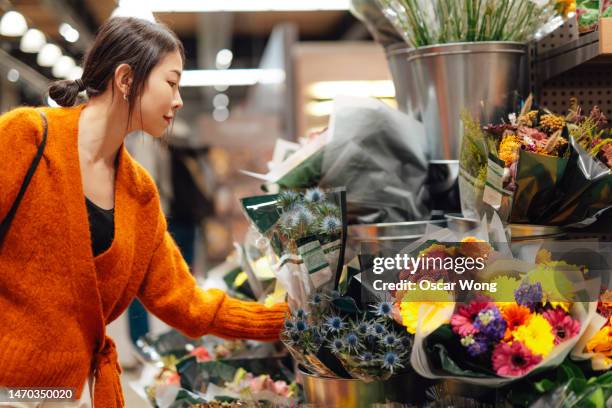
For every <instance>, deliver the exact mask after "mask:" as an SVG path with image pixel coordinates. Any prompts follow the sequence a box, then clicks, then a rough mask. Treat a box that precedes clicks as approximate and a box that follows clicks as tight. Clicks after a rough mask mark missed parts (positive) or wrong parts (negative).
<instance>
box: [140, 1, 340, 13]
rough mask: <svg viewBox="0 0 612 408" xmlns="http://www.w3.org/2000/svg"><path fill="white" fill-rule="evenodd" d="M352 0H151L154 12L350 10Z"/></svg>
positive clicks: (149, 2) (149, 4)
mask: <svg viewBox="0 0 612 408" xmlns="http://www.w3.org/2000/svg"><path fill="white" fill-rule="evenodd" d="M350 4H351V1H350V0H205V1H202V0H173V1H168V0H149V1H148V2H147V5H148V6H149V7H150V9H151V11H153V12H159V13H162V12H166V13H171V12H181V13H197V12H200V13H205V12H240V11H316V10H349V7H350Z"/></svg>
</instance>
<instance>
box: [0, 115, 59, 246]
mask: <svg viewBox="0 0 612 408" xmlns="http://www.w3.org/2000/svg"><path fill="white" fill-rule="evenodd" d="M38 113H40V116H41V118H42V122H43V137H42V141H41V142H40V145H39V146H38V151H37V152H36V156H34V159H33V160H32V164H30V168H29V169H28V172H27V173H26V176H25V178H24V179H23V183H22V184H21V188H20V189H19V193H18V194H17V198H15V201H14V202H13V205H12V206H11V209H10V210H9V212H8V213H7V214H6V217H5V218H4V219H3V220H2V223H0V244H2V242H3V241H4V236H5V235H6V233H7V232H8V229H9V227H10V225H11V221H13V218H14V217H15V213H16V212H17V208H18V207H19V203H21V199H22V198H23V196H24V194H25V192H26V189H27V188H28V185H29V184H30V180H32V176H34V172H35V171H36V168H37V167H38V163H40V159H41V158H42V155H43V152H44V150H45V145H46V144H47V127H48V125H47V116H46V115H45V114H44V112H42V111H38Z"/></svg>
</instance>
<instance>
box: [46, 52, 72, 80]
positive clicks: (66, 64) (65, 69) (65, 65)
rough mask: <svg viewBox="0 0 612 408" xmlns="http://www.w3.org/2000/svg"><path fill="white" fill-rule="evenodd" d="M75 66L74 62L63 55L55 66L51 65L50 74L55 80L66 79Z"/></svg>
mask: <svg viewBox="0 0 612 408" xmlns="http://www.w3.org/2000/svg"><path fill="white" fill-rule="evenodd" d="M75 66H76V64H75V63H74V60H73V59H72V58H70V57H67V56H65V55H64V56H61V57H60V58H59V59H58V60H57V62H56V63H55V64H53V69H52V70H51V73H52V74H53V76H54V77H56V78H67V77H68V75H70V72H71V71H72V68H74V67H75Z"/></svg>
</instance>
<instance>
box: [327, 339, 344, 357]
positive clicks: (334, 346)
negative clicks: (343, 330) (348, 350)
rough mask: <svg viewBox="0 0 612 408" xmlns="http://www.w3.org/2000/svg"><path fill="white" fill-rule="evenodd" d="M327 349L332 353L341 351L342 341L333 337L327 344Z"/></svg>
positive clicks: (342, 347)
mask: <svg viewBox="0 0 612 408" xmlns="http://www.w3.org/2000/svg"><path fill="white" fill-rule="evenodd" d="M329 349H330V350H331V352H332V353H334V354H339V353H342V349H344V342H343V341H342V339H334V340H332V342H331V344H330V345H329Z"/></svg>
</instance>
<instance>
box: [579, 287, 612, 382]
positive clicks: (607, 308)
mask: <svg viewBox="0 0 612 408" xmlns="http://www.w3.org/2000/svg"><path fill="white" fill-rule="evenodd" d="M572 357H573V358H575V359H576V360H589V361H590V362H591V367H592V368H593V370H597V371H602V370H609V369H611V368H612V290H609V289H608V290H606V291H604V292H603V293H602V295H601V297H600V301H599V304H598V308H597V314H596V316H595V317H594V318H593V320H592V321H591V324H590V325H589V327H588V328H587V330H586V332H585V334H584V336H583V337H582V339H581V340H580V342H579V343H578V345H577V346H576V348H575V349H574V351H573V352H572Z"/></svg>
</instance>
